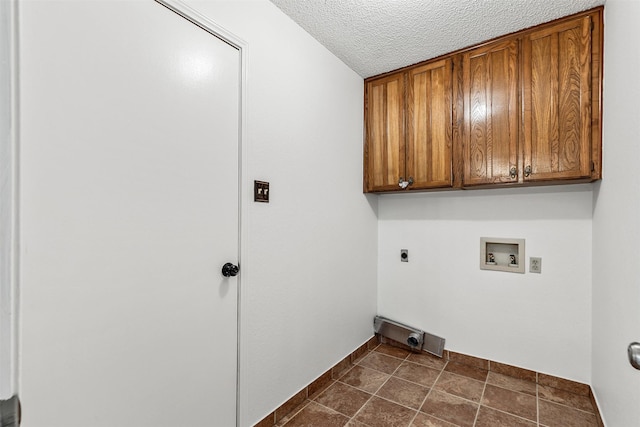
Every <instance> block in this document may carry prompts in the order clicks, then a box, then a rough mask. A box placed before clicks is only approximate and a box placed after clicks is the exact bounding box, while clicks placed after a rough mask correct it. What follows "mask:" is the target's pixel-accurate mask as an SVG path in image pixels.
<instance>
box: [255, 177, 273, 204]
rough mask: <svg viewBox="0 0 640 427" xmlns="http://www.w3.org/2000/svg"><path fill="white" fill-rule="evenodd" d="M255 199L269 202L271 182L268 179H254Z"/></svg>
mask: <svg viewBox="0 0 640 427" xmlns="http://www.w3.org/2000/svg"><path fill="white" fill-rule="evenodd" d="M253 201H254V202H262V203H269V183H268V182H266V181H253Z"/></svg>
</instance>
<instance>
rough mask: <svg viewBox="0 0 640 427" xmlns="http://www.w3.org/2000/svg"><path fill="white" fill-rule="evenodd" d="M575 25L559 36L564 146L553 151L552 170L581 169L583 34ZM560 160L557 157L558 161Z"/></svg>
mask: <svg viewBox="0 0 640 427" xmlns="http://www.w3.org/2000/svg"><path fill="white" fill-rule="evenodd" d="M577 30H579V29H576V28H572V29H571V30H569V31H564V32H562V33H560V34H559V36H558V44H559V49H558V50H559V51H560V52H562V54H561V55H559V58H558V66H559V67H558V68H559V74H560V81H559V84H558V92H559V93H558V101H559V106H558V113H559V120H558V123H559V132H558V133H559V138H560V140H561V141H562V145H561V146H559V147H557V149H556V150H555V152H554V153H553V157H552V159H553V162H552V164H553V166H554V167H553V168H552V169H553V170H554V171H555V170H557V171H558V172H564V171H571V170H574V169H578V168H580V157H581V156H580V151H581V144H580V140H581V138H580V136H581V133H582V132H581V124H580V123H581V114H580V107H581V105H580V86H581V74H582V73H581V64H580V56H581V55H580V50H581V49H580V33H579V32H578V31H577ZM556 159H557V160H556Z"/></svg>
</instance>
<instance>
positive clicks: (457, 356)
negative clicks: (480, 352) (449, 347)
mask: <svg viewBox="0 0 640 427" xmlns="http://www.w3.org/2000/svg"><path fill="white" fill-rule="evenodd" d="M449 360H450V361H451V362H456V363H462V364H463V365H469V366H473V367H474V368H478V369H484V370H488V369H489V361H488V360H486V359H480V358H479V357H475V356H469V355H467V354H462V353H456V352H455V351H450V352H449Z"/></svg>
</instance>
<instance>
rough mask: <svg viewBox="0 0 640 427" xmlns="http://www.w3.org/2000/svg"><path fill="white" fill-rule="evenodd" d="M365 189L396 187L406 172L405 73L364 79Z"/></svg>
mask: <svg viewBox="0 0 640 427" xmlns="http://www.w3.org/2000/svg"><path fill="white" fill-rule="evenodd" d="M366 97H367V103H366V108H367V109H366V124H367V130H366V136H367V140H366V145H365V164H364V175H365V176H364V181H365V184H364V187H365V188H364V190H365V192H368V191H388V190H396V189H398V188H399V187H398V180H399V179H400V178H402V179H407V177H406V175H405V139H404V138H405V134H404V73H397V74H393V75H391V76H387V77H384V78H381V79H378V80H373V81H370V82H368V83H367V88H366Z"/></svg>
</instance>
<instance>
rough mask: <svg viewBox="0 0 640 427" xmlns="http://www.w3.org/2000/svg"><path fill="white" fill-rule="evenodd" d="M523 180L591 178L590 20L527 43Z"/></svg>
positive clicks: (566, 25) (540, 33) (541, 34)
mask: <svg viewBox="0 0 640 427" xmlns="http://www.w3.org/2000/svg"><path fill="white" fill-rule="evenodd" d="M523 42H524V45H523V48H524V49H523V51H524V164H525V174H524V175H525V180H548V179H572V178H588V177H590V175H591V96H590V93H591V92H590V86H591V18H590V17H588V16H587V17H582V18H578V19H575V20H572V21H569V22H564V23H560V24H558V25H555V26H552V27H549V28H545V29H543V30H540V31H537V32H534V33H532V34H530V35H529V36H527V37H525V38H524V40H523Z"/></svg>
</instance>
